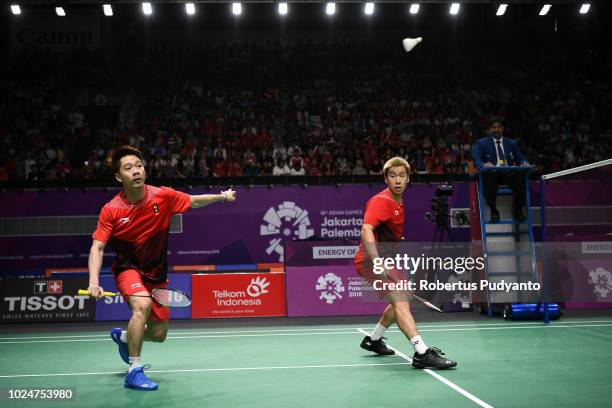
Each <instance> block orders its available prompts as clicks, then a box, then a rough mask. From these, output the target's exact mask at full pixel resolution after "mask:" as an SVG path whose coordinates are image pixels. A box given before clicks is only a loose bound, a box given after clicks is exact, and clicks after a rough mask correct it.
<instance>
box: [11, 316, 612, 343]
mask: <svg viewBox="0 0 612 408" xmlns="http://www.w3.org/2000/svg"><path fill="white" fill-rule="evenodd" d="M584 323H612V320H584V321H564V322H563V323H562V324H584ZM508 324H512V325H524V326H541V325H542V324H543V323H542V322H513V323H482V322H479V323H465V324H438V325H435V324H432V325H428V324H423V325H419V329H429V328H447V327H477V328H480V327H495V326H504V327H507V326H508ZM353 327H354V326H345V327H336V328H317V327H311V328H307V329H265V330H261V329H260V330H228V331H208V330H207V331H191V332H174V331H170V333H169V334H170V336H169V337H172V336H189V335H196V334H242V333H247V334H248V333H285V332H287V333H294V332H296V333H299V332H315V331H316V332H320V331H330V332H334V331H336V332H337V331H341V330H349V329H350V330H352V329H353ZM96 337H100V338H102V339H108V338H110V335H109V334H108V333H105V334H75V335H64V336H21V337H2V336H0V342H1V341H4V340H43V339H51V340H53V339H80V338H96Z"/></svg>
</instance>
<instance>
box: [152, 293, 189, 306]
mask: <svg viewBox="0 0 612 408" xmlns="http://www.w3.org/2000/svg"><path fill="white" fill-rule="evenodd" d="M151 297H152V298H154V299H155V300H156V301H157V302H158V303H159V304H161V305H164V306H168V307H186V306H189V305H191V299H189V298H188V297H187V296H186V295H185V294H184V293H182V292H179V291H176V290H171V289H164V288H159V289H154V290H153V293H152V294H151Z"/></svg>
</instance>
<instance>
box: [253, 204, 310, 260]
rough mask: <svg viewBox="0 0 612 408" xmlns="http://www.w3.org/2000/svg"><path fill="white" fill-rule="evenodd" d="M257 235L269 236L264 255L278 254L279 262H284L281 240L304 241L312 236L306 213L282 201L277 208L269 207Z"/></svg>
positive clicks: (294, 205)
mask: <svg viewBox="0 0 612 408" xmlns="http://www.w3.org/2000/svg"><path fill="white" fill-rule="evenodd" d="M263 222H264V224H262V225H261V226H260V228H259V235H261V236H262V237H263V236H271V237H272V239H271V240H270V245H269V246H268V248H267V249H266V253H267V254H268V255H271V254H272V253H273V252H276V253H277V254H278V260H279V262H282V261H284V256H285V253H284V248H283V239H290V240H292V239H293V238H297V239H306V238H309V237H312V236H313V235H314V229H313V228H311V225H310V220H309V219H308V211H306V210H302V209H301V208H300V207H298V206H297V205H296V204H295V203H294V202H293V201H284V202H283V203H282V204H279V206H278V208H277V209H276V208H274V207H270V208H269V209H268V211H266V214H265V215H264V217H263Z"/></svg>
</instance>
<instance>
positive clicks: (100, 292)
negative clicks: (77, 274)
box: [87, 239, 106, 299]
mask: <svg viewBox="0 0 612 408" xmlns="http://www.w3.org/2000/svg"><path fill="white" fill-rule="evenodd" d="M105 246H106V244H105V243H104V242H102V241H98V240H97V239H94V240H93V244H91V249H90V250H89V260H88V262H87V266H88V269H89V287H88V288H87V291H88V292H89V294H90V295H91V296H93V297H95V298H96V299H100V298H101V297H103V296H104V289H103V288H101V287H100V269H101V268H102V259H103V257H104V247H105Z"/></svg>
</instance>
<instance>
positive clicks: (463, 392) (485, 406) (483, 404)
mask: <svg viewBox="0 0 612 408" xmlns="http://www.w3.org/2000/svg"><path fill="white" fill-rule="evenodd" d="M357 331H359V332H360V333H362V334H365V335H366V336H368V335H369V333H368V332H366V331H365V330H363V329H357ZM387 347H389V348H390V349H391V350H393V351H395V354H397V355H398V356H400V357H401V358H403V359H404V360H406V361H408V362H409V363H410V364H412V359H411V358H410V357H408V356H407V355H405V354H404V353H402V352H401V351H399V350H397V349H396V348H393V347H391V346H390V345H389V344H387ZM421 371H423V372H426V373H427V374H429V375H431V376H432V377H433V378H435V379H436V380H438V381H440V382H442V383H443V384H446V385H448V386H449V387H451V388H452V389H453V390H455V391H457V392H458V393H459V394H461V395H463V396H464V397H466V398H468V399H470V400H472V401H473V402H475V403H476V404H478V405H480V406H481V407H483V408H493V406H492V405H489V404H487V403H486V402H484V401H483V400H481V399H480V398H478V397H476V396H475V395H473V394H470V393H469V392H467V391H466V390H464V389H463V388H461V387H460V386H458V385H457V384H455V383H453V382H452V381H449V380H447V379H446V378H444V377H442V376H441V375H440V374H438V373H436V372H434V371H432V370H430V369H429V368H424V369H421Z"/></svg>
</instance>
